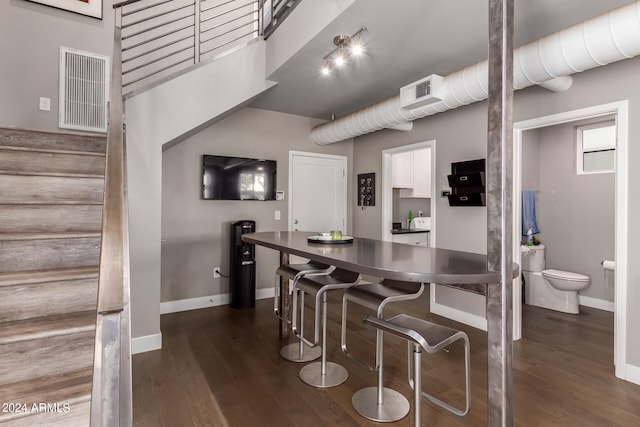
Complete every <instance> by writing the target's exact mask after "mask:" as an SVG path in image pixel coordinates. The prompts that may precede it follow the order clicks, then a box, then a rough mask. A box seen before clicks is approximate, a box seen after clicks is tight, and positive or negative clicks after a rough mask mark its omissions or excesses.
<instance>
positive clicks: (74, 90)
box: [58, 47, 109, 132]
mask: <svg viewBox="0 0 640 427" xmlns="http://www.w3.org/2000/svg"><path fill="white" fill-rule="evenodd" d="M108 70H109V57H108V56H102V55H97V54H95V53H89V52H82V51H79V50H75V49H70V48H67V47H60V109H59V120H58V126H59V127H60V128H64V129H75V130H84V131H90V132H106V131H107V100H108V96H109V79H108Z"/></svg>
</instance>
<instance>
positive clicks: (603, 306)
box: [578, 295, 616, 313]
mask: <svg viewBox="0 0 640 427" xmlns="http://www.w3.org/2000/svg"><path fill="white" fill-rule="evenodd" d="M578 304H580V305H584V306H585V307H591V308H597V309H598V310H605V311H610V312H611V313H614V312H615V311H616V305H615V303H614V302H611V301H606V300H603V299H598V298H591V297H584V296H582V295H578Z"/></svg>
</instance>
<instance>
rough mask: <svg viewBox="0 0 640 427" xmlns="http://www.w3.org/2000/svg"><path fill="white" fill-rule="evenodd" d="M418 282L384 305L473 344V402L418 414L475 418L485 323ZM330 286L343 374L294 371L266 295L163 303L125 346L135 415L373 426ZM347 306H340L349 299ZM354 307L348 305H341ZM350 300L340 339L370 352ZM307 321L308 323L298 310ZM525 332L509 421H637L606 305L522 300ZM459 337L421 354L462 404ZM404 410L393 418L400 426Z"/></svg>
mask: <svg viewBox="0 0 640 427" xmlns="http://www.w3.org/2000/svg"><path fill="white" fill-rule="evenodd" d="M428 303H429V300H428V292H425V295H423V297H422V298H421V299H420V300H417V301H415V302H411V303H397V304H395V306H393V307H392V306H391V305H390V306H389V307H388V309H387V313H385V314H386V315H391V314H395V313H399V312H406V313H409V314H413V315H415V316H420V317H423V318H427V319H431V320H433V321H436V322H438V323H441V324H445V325H449V326H453V327H455V328H458V329H462V330H464V331H465V332H467V334H468V335H469V338H470V341H471V349H472V361H471V363H472V389H471V393H472V409H471V411H470V413H469V415H467V416H466V417H464V418H459V417H456V416H454V415H452V414H449V413H447V412H446V411H443V410H440V409H436V408H434V407H432V406H431V405H430V404H428V403H426V402H425V403H423V405H422V407H423V425H429V426H434V427H435V426H474V427H477V426H482V425H486V414H487V405H486V399H487V393H486V385H487V351H486V333H484V332H482V331H479V330H477V329H474V328H471V327H466V326H464V325H460V324H457V323H455V322H452V321H449V320H447V319H444V318H441V317H438V316H433V315H430V314H428V308H427V307H428ZM340 305H341V299H340V295H339V294H335V293H334V294H333V295H332V296H331V297H330V314H329V316H330V324H329V347H328V354H329V360H332V361H335V362H337V363H340V364H342V365H343V366H345V367H346V368H347V369H348V370H349V373H350V376H349V379H348V380H347V382H346V383H344V384H342V385H340V386H338V387H335V388H330V389H325V390H320V389H315V388H312V387H309V386H307V385H306V384H304V383H303V382H302V381H301V380H300V379H299V377H298V371H299V369H300V368H301V366H302V365H299V364H295V363H291V362H288V361H286V360H284V359H282V358H281V357H280V356H279V349H280V347H281V346H282V345H283V343H282V342H281V341H279V340H278V335H277V321H276V319H275V317H274V316H273V314H272V301H271V300H262V301H258V302H257V306H256V308H255V309H251V310H234V309H231V308H229V307H228V306H222V307H215V308H211V309H203V310H195V311H190V312H183V313H175V314H168V315H163V316H162V319H161V329H162V336H163V348H162V350H158V351H153V352H149V353H143V354H139V355H135V356H134V357H133V406H134V424H135V425H136V426H191V425H194V426H225V425H228V426H232V427H235V426H241V427H245V426H278V427H282V426H307V427H312V426H327V425H332V426H372V425H380V424H379V423H374V422H370V421H368V420H366V419H364V418H362V417H361V416H359V415H358V414H357V413H356V412H355V411H354V410H353V408H352V407H351V395H352V394H353V393H354V392H356V391H357V390H359V389H360V388H363V387H366V386H372V385H374V384H375V381H376V375H375V374H373V373H370V372H368V371H365V370H364V369H363V368H361V367H360V366H358V365H356V364H355V363H354V362H352V361H351V360H349V359H348V358H347V357H346V356H344V355H343V354H342V353H341V351H340V349H339V347H340V346H339V337H340V328H339V324H338V322H339V319H340V312H339V310H340ZM351 308H352V306H350V310H351ZM351 314H353V317H351ZM364 314H365V311H364V310H362V309H361V310H357V309H354V310H353V311H350V316H349V317H350V319H353V322H350V323H349V327H350V330H353V331H354V334H353V335H350V338H353V339H352V340H350V345H351V344H352V347H351V348H352V349H353V350H354V352H358V353H359V354H362V355H371V354H372V352H373V342H374V341H373V340H374V336H373V333H372V332H370V331H368V330H362V329H361V327H360V326H359V324H358V322H359V320H360V319H362V317H363V315H364ZM307 325H311V322H310V321H308V322H307ZM523 325H524V328H523V339H522V340H520V341H518V342H516V343H515V345H514V370H515V386H516V396H515V402H516V407H515V420H516V422H515V424H516V425H517V426H526V427H532V426H554V427H556V426H581V427H587V426H625V427H629V426H640V386H637V385H634V384H631V383H627V382H624V381H621V380H618V379H617V378H615V376H614V374H613V315H612V313H607V312H603V311H599V310H594V309H589V308H585V307H581V314H580V315H571V314H564V313H556V312H553V311H550V310H544V309H539V308H536V307H531V306H524V310H523ZM462 366H463V349H462V346H461V345H457V344H454V345H453V346H452V347H451V348H450V352H448V353H447V352H440V353H438V354H436V355H428V356H425V357H424V358H423V384H424V387H425V389H428V390H429V391H430V392H431V393H433V394H436V395H438V396H439V397H441V398H443V399H445V400H446V399H448V400H450V401H453V402H455V403H456V404H461V402H462V400H463V392H464V377H463V376H462V372H461V371H462V369H461V368H462ZM385 376H386V378H387V382H386V385H387V386H389V387H391V388H393V389H396V390H398V391H400V392H401V393H403V394H404V395H405V396H407V397H408V398H410V396H411V392H410V389H409V386H408V384H407V380H406V376H407V371H406V344H405V343H404V342H402V341H400V340H399V339H397V338H395V337H389V338H387V339H386V340H385ZM411 424H412V418H411V413H410V414H409V416H407V417H405V418H404V419H403V420H401V421H399V422H397V423H395V424H393V425H398V426H409V425H411Z"/></svg>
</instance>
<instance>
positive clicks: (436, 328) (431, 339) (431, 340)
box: [363, 314, 471, 427]
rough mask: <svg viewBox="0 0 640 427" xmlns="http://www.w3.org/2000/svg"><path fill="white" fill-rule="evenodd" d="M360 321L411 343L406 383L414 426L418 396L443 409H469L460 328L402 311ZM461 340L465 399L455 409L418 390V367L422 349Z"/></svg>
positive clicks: (464, 338)
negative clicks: (410, 399) (411, 403)
mask: <svg viewBox="0 0 640 427" xmlns="http://www.w3.org/2000/svg"><path fill="white" fill-rule="evenodd" d="M363 322H364V324H365V325H367V326H369V327H372V328H375V329H377V330H378V331H382V332H386V333H389V334H392V335H395V336H397V337H399V338H402V339H404V340H406V341H407V342H408V343H409V344H410V346H409V347H410V349H411V346H413V358H411V355H410V357H409V385H410V386H411V388H412V389H413V396H414V406H415V408H414V425H415V426H416V427H418V426H420V424H421V413H422V412H421V405H420V404H421V400H422V399H426V400H428V401H429V402H431V403H433V404H434V405H437V406H440V407H441V408H443V409H446V410H447V411H449V412H451V413H453V414H455V415H458V416H464V415H466V414H467V413H469V409H470V408H471V383H470V376H471V372H470V370H471V369H470V362H469V360H470V355H469V338H468V337H467V334H465V333H464V332H462V331H458V330H455V329H453V328H449V327H446V326H442V325H438V324H435V323H432V322H429V321H427V320H423V319H418V318H415V317H413V316H408V315H406V314H399V315H397V316H395V317H392V318H390V319H388V320H384V319H380V318H378V317H374V316H370V315H369V316H366V317H365V318H364V320H363ZM457 340H462V341H463V342H464V350H465V383H466V389H465V397H466V403H465V407H464V408H463V409H458V408H456V407H454V406H452V405H450V404H448V403H446V402H444V401H442V400H440V399H438V398H437V397H435V396H432V395H430V394H428V393H426V392H424V391H422V368H421V355H422V350H424V351H426V352H427V353H435V352H437V351H439V350H441V349H443V348H445V347H447V346H448V345H450V344H451V343H453V342H455V341H457Z"/></svg>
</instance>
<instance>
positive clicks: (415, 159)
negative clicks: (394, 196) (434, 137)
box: [391, 148, 431, 198]
mask: <svg viewBox="0 0 640 427" xmlns="http://www.w3.org/2000/svg"><path fill="white" fill-rule="evenodd" d="M391 162H392V175H393V176H392V181H393V187H394V188H400V197H403V198H409V197H415V198H430V197H431V148H422V149H420V150H415V151H407V152H404V153H397V154H394V155H393V156H391Z"/></svg>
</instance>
